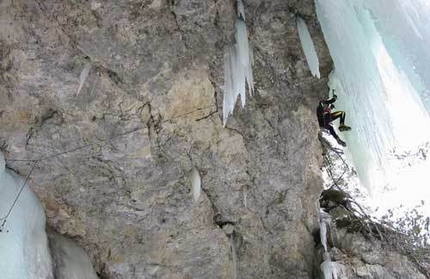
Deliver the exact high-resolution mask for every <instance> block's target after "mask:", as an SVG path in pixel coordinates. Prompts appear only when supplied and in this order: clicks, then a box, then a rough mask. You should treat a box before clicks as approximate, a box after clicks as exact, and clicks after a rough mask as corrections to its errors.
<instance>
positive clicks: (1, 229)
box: [0, 161, 39, 232]
mask: <svg viewBox="0 0 430 279" xmlns="http://www.w3.org/2000/svg"><path fill="white" fill-rule="evenodd" d="M38 163H39V161H36V162H34V163H33V166H32V167H31V170H30V172H29V173H28V175H27V177H26V178H25V180H24V183H22V186H21V188H20V189H19V191H18V194H17V195H16V196H15V199H14V200H13V202H12V205H11V206H10V207H9V210H8V212H7V214H6V215H5V216H3V217H2V218H0V221H2V223H1V225H0V232H3V229H4V226H5V225H6V221H7V218H8V217H9V215H10V213H11V212H12V210H13V208H14V207H15V205H16V202H17V201H18V198H19V196H20V195H21V193H22V191H23V190H24V187H25V185H27V182H28V180H29V179H30V176H31V174H32V173H33V171H34V169H35V168H36V166H37V164H38Z"/></svg>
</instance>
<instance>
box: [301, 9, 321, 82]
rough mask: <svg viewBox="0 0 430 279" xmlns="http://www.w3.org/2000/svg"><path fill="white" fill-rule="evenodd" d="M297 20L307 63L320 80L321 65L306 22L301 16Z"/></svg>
mask: <svg viewBox="0 0 430 279" xmlns="http://www.w3.org/2000/svg"><path fill="white" fill-rule="evenodd" d="M296 20H297V30H298V32H299V37H300V42H301V43H302V48H303V52H304V53H305V57H306V61H307V62H308V66H309V69H310V70H311V73H312V75H313V76H315V77H317V78H320V63H319V61H318V55H317V52H316V51H315V45H314V42H313V41H312V37H311V34H310V33H309V29H308V26H307V25H306V22H305V21H304V20H303V19H302V18H301V17H299V16H297V18H296Z"/></svg>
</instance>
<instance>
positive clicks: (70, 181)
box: [0, 0, 331, 279]
mask: <svg viewBox="0 0 430 279" xmlns="http://www.w3.org/2000/svg"><path fill="white" fill-rule="evenodd" d="M244 2H245V13H246V19H247V25H248V31H249V38H250V41H251V43H252V44H253V48H254V58H255V66H254V79H255V87H256V92H255V94H254V95H253V96H252V97H250V98H249V99H248V102H247V105H246V108H245V109H243V110H240V109H237V110H236V111H235V114H234V116H233V117H231V118H229V120H228V123H227V126H226V127H225V128H224V127H222V124H221V123H222V122H221V118H220V115H221V113H220V112H221V104H222V90H221V86H222V83H223V71H222V69H223V51H224V48H225V46H227V45H228V44H231V43H232V39H233V33H234V28H233V25H234V20H235V8H234V6H235V2H234V1H232V0H176V1H173V0H168V1H164V0H131V1H114V0H105V1H97V0H93V1H81V0H65V1H53V0H45V1H39V0H13V1H12V0H4V1H1V2H0V27H1V28H0V144H1V145H2V146H3V149H5V151H6V153H7V156H6V157H7V159H8V160H7V165H8V167H10V168H13V169H14V170H16V171H18V172H19V173H21V174H23V175H25V174H28V172H29V170H30V168H31V164H32V162H30V161H26V160H40V161H39V164H38V166H37V168H36V170H35V172H34V174H33V175H32V179H31V187H32V189H33V190H34V191H35V192H36V193H37V195H38V196H39V198H40V200H41V201H42V203H43V205H44V207H45V209H46V213H47V218H48V223H49V225H50V226H52V227H53V228H54V229H55V230H56V231H58V232H59V233H61V234H65V235H67V236H69V237H71V238H73V239H74V240H75V241H77V242H78V243H79V244H80V245H81V246H82V247H83V248H84V249H85V250H86V252H87V253H88V254H89V256H90V258H91V260H92V262H93V265H94V268H95V270H96V271H97V273H98V275H99V276H100V278H109V279H110V278H112V279H114V278H115V279H117V278H128V279H132V278H166V279H167V278H170V279H187V278H196V279H197V278H202V279H203V278H204V279H211V278H214V279H215V278H232V275H233V273H234V270H233V268H234V265H233V255H232V252H231V250H232V249H231V244H230V243H231V242H230V241H229V238H230V237H231V238H232V239H233V243H234V246H235V250H236V254H237V264H236V269H237V270H236V272H237V274H238V278H241V279H245V278H283V279H285V278H291V279H293V278H294V279H302V278H303V279H305V278H306V279H307V278H312V269H313V264H314V263H313V258H314V256H313V255H314V240H313V237H312V234H313V233H314V232H315V231H316V230H317V228H318V223H317V220H318V218H317V212H318V211H317V207H318V204H317V200H318V196H319V193H320V192H321V190H322V181H321V176H320V170H319V166H320V152H321V151H320V149H319V143H318V141H317V131H318V127H317V122H316V120H315V116H314V109H315V105H316V102H317V100H318V98H320V97H322V96H324V95H325V94H326V92H327V89H326V85H325V84H326V82H327V75H328V72H329V70H330V69H331V59H330V56H329V54H328V51H327V48H326V46H325V44H324V40H323V36H322V34H321V31H320V29H319V26H318V24H317V19H316V15H315V12H314V6H313V1H311V0H303V1H284V0H271V1H259V0H249V1H244ZM296 14H300V15H301V16H302V18H304V19H305V20H306V21H307V23H308V25H309V29H310V32H311V35H312V36H313V37H314V39H315V45H316V47H317V52H318V55H319V57H320V68H321V74H322V77H323V78H322V79H320V80H317V79H315V78H313V77H312V76H311V74H310V71H309V69H308V67H307V64H306V61H305V57H304V55H303V52H302V49H301V46H300V41H299V38H298V34H297V30H296V24H295V15H296ZM88 63H89V64H90V65H91V68H90V71H89V74H88V77H87V78H86V79H82V78H81V80H80V76H81V77H84V76H85V75H84V74H81V73H82V71H83V70H84V69H85V68H87V69H88V67H86V65H88ZM82 80H84V82H83V86H82V89H81V90H80V91H79V94H77V92H78V88H79V84H80V81H81V82H82ZM17 160H22V161H17ZM193 168H197V169H198V171H199V173H200V176H201V179H202V194H201V196H200V198H199V200H198V201H197V202H195V201H194V200H193V196H192V192H191V183H190V173H191V171H192V170H193ZM223 228H224V229H223ZM227 234H229V235H227Z"/></svg>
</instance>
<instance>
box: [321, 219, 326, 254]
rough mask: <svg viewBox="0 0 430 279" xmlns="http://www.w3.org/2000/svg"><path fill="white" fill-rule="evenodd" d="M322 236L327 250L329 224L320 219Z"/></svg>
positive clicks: (322, 242) (323, 244) (322, 241)
mask: <svg viewBox="0 0 430 279" xmlns="http://www.w3.org/2000/svg"><path fill="white" fill-rule="evenodd" d="M320 237H321V244H322V246H323V247H324V251H326V252H327V226H326V224H325V223H324V222H322V221H320Z"/></svg>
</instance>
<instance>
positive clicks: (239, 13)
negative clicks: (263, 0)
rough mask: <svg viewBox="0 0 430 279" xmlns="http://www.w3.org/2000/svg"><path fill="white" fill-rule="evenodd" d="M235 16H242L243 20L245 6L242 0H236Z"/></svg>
mask: <svg viewBox="0 0 430 279" xmlns="http://www.w3.org/2000/svg"><path fill="white" fill-rule="evenodd" d="M237 16H238V17H239V18H240V17H242V18H243V20H244V21H245V7H244V6H243V2H242V0H237Z"/></svg>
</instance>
